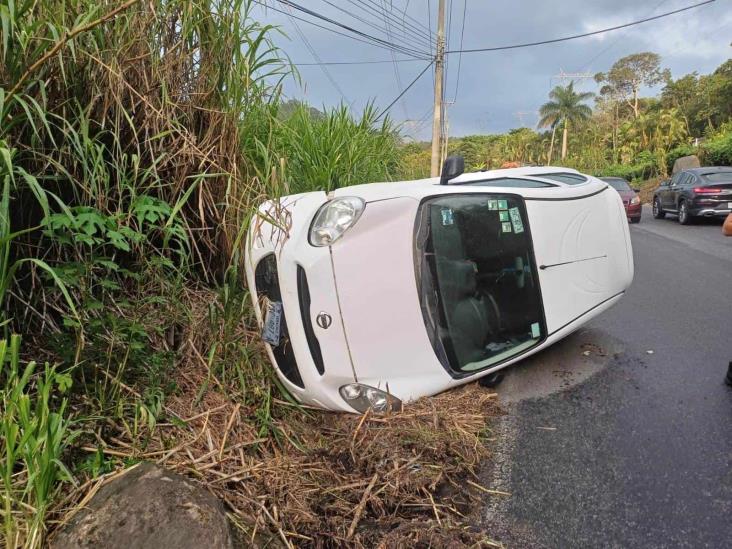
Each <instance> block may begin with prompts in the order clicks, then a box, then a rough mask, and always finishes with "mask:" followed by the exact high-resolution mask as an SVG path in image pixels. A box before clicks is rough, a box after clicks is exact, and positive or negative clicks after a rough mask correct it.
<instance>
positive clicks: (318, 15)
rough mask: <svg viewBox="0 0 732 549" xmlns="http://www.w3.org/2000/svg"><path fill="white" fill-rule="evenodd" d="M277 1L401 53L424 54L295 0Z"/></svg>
mask: <svg viewBox="0 0 732 549" xmlns="http://www.w3.org/2000/svg"><path fill="white" fill-rule="evenodd" d="M277 1H278V2H279V3H280V4H284V5H285V6H290V7H292V8H294V9H296V10H298V11H301V12H303V13H305V14H307V15H310V16H311V17H315V18H317V19H320V20H322V21H325V22H327V23H330V24H331V25H335V26H337V27H340V28H342V29H344V30H347V31H349V32H352V33H354V34H356V35H358V36H362V37H364V38H368V39H370V40H372V41H374V42H378V43H380V44H383V45H386V46H389V47H390V48H393V49H398V50H400V51H401V52H402V53H407V54H411V55H414V56H420V55H424V52H421V51H419V50H415V49H413V48H408V47H404V46H400V45H398V44H394V43H391V42H388V41H386V40H382V39H381V38H378V37H376V36H372V35H370V34H366V33H365V32H362V31H360V30H357V29H354V28H353V27H350V26H348V25H345V24H343V23H341V22H339V21H336V20H335V19H331V18H330V17H327V16H325V15H323V14H321V13H318V12H317V11H314V10H311V9H310V8H306V7H305V6H301V5H300V4H296V3H295V2H292V1H291V0H277Z"/></svg>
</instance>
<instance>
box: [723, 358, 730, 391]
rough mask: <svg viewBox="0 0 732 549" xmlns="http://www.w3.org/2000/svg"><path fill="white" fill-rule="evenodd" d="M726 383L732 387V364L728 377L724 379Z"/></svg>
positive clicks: (728, 369) (728, 370)
mask: <svg viewBox="0 0 732 549" xmlns="http://www.w3.org/2000/svg"><path fill="white" fill-rule="evenodd" d="M724 382H725V383H726V384H727V385H729V386H732V362H730V363H729V367H728V368H727V377H725V378H724Z"/></svg>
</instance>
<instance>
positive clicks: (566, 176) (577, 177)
mask: <svg viewBox="0 0 732 549" xmlns="http://www.w3.org/2000/svg"><path fill="white" fill-rule="evenodd" d="M536 177H543V178H544V179H552V180H554V181H559V182H560V183H565V184H567V185H580V184H582V183H586V182H587V178H586V177H585V176H584V175H582V174H579V173H569V172H566V173H565V172H556V173H537V174H536Z"/></svg>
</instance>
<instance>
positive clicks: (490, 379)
mask: <svg viewBox="0 0 732 549" xmlns="http://www.w3.org/2000/svg"><path fill="white" fill-rule="evenodd" d="M504 377H505V375H504V373H503V372H493V373H492V374H488V375H487V376H483V377H481V378H480V379H479V380H478V385H480V386H481V387H488V388H489V389H493V388H494V387H496V386H498V384H499V383H501V381H503V378H504Z"/></svg>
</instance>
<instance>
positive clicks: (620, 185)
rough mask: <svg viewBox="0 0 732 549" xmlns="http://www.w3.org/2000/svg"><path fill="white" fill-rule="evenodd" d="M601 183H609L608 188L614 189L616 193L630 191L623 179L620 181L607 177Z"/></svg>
mask: <svg viewBox="0 0 732 549" xmlns="http://www.w3.org/2000/svg"><path fill="white" fill-rule="evenodd" d="M603 181H605V182H606V183H609V184H610V186H611V187H612V188H613V189H615V190H616V191H630V190H631V188H630V185H628V182H627V181H626V180H625V179H620V178H618V177H608V178H603Z"/></svg>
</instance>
